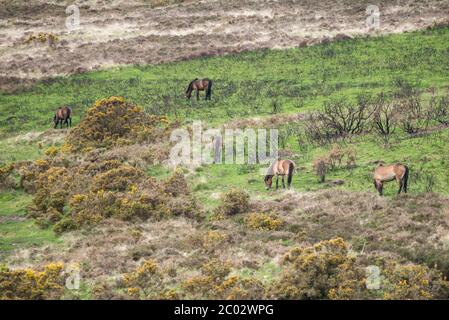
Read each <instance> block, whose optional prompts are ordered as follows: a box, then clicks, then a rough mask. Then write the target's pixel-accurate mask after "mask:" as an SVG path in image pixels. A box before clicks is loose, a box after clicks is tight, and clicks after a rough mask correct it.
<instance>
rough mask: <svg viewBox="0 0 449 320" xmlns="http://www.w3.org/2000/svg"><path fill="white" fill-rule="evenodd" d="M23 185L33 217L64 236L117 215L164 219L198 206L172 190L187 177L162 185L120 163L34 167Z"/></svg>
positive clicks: (192, 211) (187, 195)
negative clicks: (29, 194)
mask: <svg viewBox="0 0 449 320" xmlns="http://www.w3.org/2000/svg"><path fill="white" fill-rule="evenodd" d="M24 171H25V172H26V178H24V183H25V184H26V183H28V179H29V178H30V177H31V178H32V179H33V182H32V184H31V183H30V186H29V189H30V190H32V192H33V194H34V197H33V203H32V205H31V206H30V207H29V210H28V212H29V215H30V216H31V217H34V218H36V219H37V221H38V222H39V223H40V224H41V225H43V226H47V225H50V224H55V227H54V229H55V231H57V232H63V231H66V230H71V229H75V228H78V227H81V226H83V225H90V224H96V223H98V222H100V221H102V220H103V219H106V218H110V217H114V218H117V219H121V220H132V219H148V218H154V219H161V218H164V217H170V216H179V215H186V216H189V217H193V216H195V215H196V214H197V213H198V212H199V209H198V206H197V203H196V201H195V199H194V198H193V197H192V196H191V194H190V192H189V189H188V188H183V189H182V193H181V191H179V190H178V191H177V192H171V193H168V192H166V191H167V188H169V189H170V190H175V187H174V186H178V187H179V186H182V183H180V181H183V179H184V177H183V175H182V173H180V172H175V173H174V175H173V176H172V177H170V178H168V179H167V181H166V182H164V183H163V184H159V183H157V182H156V181H155V179H153V178H151V177H148V176H147V175H146V173H145V172H144V171H142V170H140V169H138V168H136V167H133V166H130V165H127V164H122V163H120V162H119V161H117V160H107V161H101V162H83V163H72V164H71V166H70V165H69V166H67V167H64V166H63V161H62V160H61V159H59V158H56V159H53V160H51V161H37V163H32V164H31V165H30V166H29V168H28V169H26V170H24Z"/></svg>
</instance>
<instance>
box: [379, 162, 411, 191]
mask: <svg viewBox="0 0 449 320" xmlns="http://www.w3.org/2000/svg"><path fill="white" fill-rule="evenodd" d="M408 176H409V169H408V167H407V166H405V165H403V164H400V163H397V164H392V165H389V166H384V165H383V164H380V165H379V166H378V167H377V168H376V169H375V170H374V174H373V178H374V187H375V188H376V190H377V191H378V192H379V195H383V187H384V182H388V181H393V180H396V181H397V182H398V183H399V190H398V194H400V193H401V191H402V190H404V192H405V193H407V182H408Z"/></svg>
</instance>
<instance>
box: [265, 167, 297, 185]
mask: <svg viewBox="0 0 449 320" xmlns="http://www.w3.org/2000/svg"><path fill="white" fill-rule="evenodd" d="M294 171H295V163H294V162H293V161H292V160H288V159H286V160H276V161H275V162H273V164H272V165H271V166H270V168H269V169H268V172H267V175H266V176H265V179H264V181H265V186H266V187H267V190H268V189H270V188H271V185H272V183H273V177H274V176H276V190H277V189H278V183H279V176H282V189H285V182H284V178H285V176H287V186H288V188H289V189H290V186H291V184H292V177H293V172H294Z"/></svg>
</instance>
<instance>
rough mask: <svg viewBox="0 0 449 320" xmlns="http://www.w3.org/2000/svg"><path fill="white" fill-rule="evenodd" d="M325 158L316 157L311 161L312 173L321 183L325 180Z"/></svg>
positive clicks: (326, 165)
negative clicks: (313, 172)
mask: <svg viewBox="0 0 449 320" xmlns="http://www.w3.org/2000/svg"><path fill="white" fill-rule="evenodd" d="M327 161H328V160H327V158H326V157H318V158H316V159H315V160H313V171H315V174H316V175H317V176H318V177H319V181H320V182H321V183H323V182H324V180H325V179H326V173H327V170H328V165H329V164H328V162H327Z"/></svg>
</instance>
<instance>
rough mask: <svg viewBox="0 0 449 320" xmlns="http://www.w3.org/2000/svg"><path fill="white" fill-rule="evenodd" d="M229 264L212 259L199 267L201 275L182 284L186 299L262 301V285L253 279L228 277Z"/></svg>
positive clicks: (263, 290) (263, 293) (263, 288)
mask: <svg viewBox="0 0 449 320" xmlns="http://www.w3.org/2000/svg"><path fill="white" fill-rule="evenodd" d="M230 267H231V266H230V264H228V263H226V262H223V261H220V260H217V259H213V260H211V261H210V262H208V263H205V264H204V265H203V266H202V267H201V275H198V276H195V277H192V278H189V279H187V280H185V281H184V282H183V283H182V289H183V295H184V297H183V298H187V299H226V300H230V299H239V300H240V299H263V298H264V297H265V295H266V291H265V287H264V285H263V284H262V283H261V282H260V281H258V280H256V279H254V278H249V279H242V278H241V277H239V276H237V275H230V271H231V268H230Z"/></svg>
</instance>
